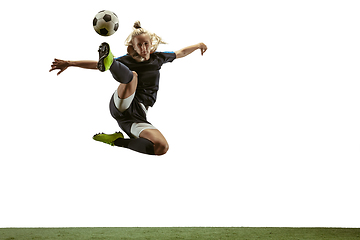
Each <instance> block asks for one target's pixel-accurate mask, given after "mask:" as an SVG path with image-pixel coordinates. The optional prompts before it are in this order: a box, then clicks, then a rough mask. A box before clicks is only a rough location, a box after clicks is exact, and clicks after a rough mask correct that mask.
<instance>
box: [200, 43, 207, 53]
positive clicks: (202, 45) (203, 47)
mask: <svg viewBox="0 0 360 240" xmlns="http://www.w3.org/2000/svg"><path fill="white" fill-rule="evenodd" d="M199 49H200V50H201V56H203V55H204V52H206V50H207V46H206V45H205V44H204V43H199Z"/></svg>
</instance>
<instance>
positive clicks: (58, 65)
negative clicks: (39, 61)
mask: <svg viewBox="0 0 360 240" xmlns="http://www.w3.org/2000/svg"><path fill="white" fill-rule="evenodd" d="M97 63H98V62H97V61H92V60H81V61H65V60H60V59H56V58H55V59H54V61H53V63H52V65H51V69H50V71H49V72H51V71H53V70H57V69H58V70H60V71H59V72H58V73H57V75H59V74H60V73H62V72H63V71H65V70H66V69H67V68H68V67H80V68H85V69H94V70H95V69H98V68H97Z"/></svg>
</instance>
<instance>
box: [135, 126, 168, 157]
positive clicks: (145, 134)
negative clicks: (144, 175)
mask: <svg viewBox="0 0 360 240" xmlns="http://www.w3.org/2000/svg"><path fill="white" fill-rule="evenodd" d="M140 138H145V139H147V140H149V141H151V142H152V143H154V153H155V155H164V154H165V153H166V152H167V151H168V150H169V144H168V142H167V141H166V139H165V137H164V136H163V135H162V133H161V132H160V131H159V130H157V129H145V130H144V131H142V132H141V133H140Z"/></svg>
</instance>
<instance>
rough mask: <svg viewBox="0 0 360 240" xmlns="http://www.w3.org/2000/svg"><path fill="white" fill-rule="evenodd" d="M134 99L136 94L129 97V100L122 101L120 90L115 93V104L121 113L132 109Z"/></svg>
mask: <svg viewBox="0 0 360 240" xmlns="http://www.w3.org/2000/svg"><path fill="white" fill-rule="evenodd" d="M134 97H135V93H133V94H132V95H130V96H128V97H127V98H124V99H122V98H120V97H119V93H118V90H116V91H115V93H114V103H115V106H116V108H117V109H119V111H120V112H124V111H125V110H127V109H128V108H129V107H130V105H131V103H132V101H133V100H134Z"/></svg>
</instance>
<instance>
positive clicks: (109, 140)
mask: <svg viewBox="0 0 360 240" xmlns="http://www.w3.org/2000/svg"><path fill="white" fill-rule="evenodd" d="M119 138H124V135H123V134H122V133H121V132H116V133H114V134H105V133H98V134H95V135H94V136H93V139H94V140H95V141H99V142H103V143H106V144H110V145H111V146H114V141H115V140H116V139H119Z"/></svg>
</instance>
